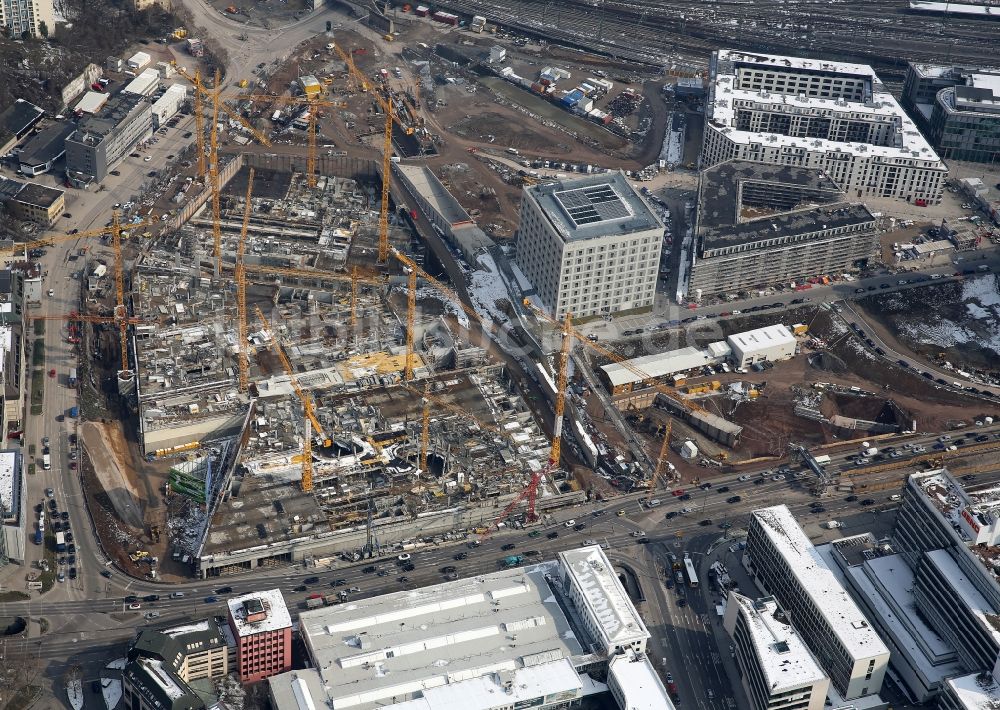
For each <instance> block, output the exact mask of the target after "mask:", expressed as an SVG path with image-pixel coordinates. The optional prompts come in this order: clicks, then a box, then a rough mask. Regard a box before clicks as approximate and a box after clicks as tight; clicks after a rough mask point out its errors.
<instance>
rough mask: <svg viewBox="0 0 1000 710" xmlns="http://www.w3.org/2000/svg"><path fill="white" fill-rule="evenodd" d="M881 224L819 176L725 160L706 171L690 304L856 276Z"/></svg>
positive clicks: (688, 287) (688, 289) (876, 245)
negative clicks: (849, 274) (713, 296)
mask: <svg viewBox="0 0 1000 710" xmlns="http://www.w3.org/2000/svg"><path fill="white" fill-rule="evenodd" d="M877 227H878V222H877V219H876V218H875V216H874V215H873V214H872V213H871V212H870V211H869V210H868V209H867V208H866V207H865V206H864V205H860V204H851V203H849V202H847V196H846V195H845V194H844V193H843V192H842V191H841V190H840V188H839V187H838V186H837V184H836V182H834V181H833V180H831V179H830V177H829V176H828V175H827V174H826V173H825V172H824V171H822V170H819V169H815V168H801V167H795V166H789V165H780V166H779V165H764V164H759V163H751V162H746V161H727V162H723V163H719V164H717V165H715V166H713V167H710V168H707V169H705V170H703V171H702V173H701V176H700V180H699V186H698V210H697V216H696V223H695V248H694V249H693V250H692V251H691V268H690V271H689V273H690V278H689V280H688V283H687V285H686V287H684V288H682V289H681V290H682V292H686V295H687V297H688V298H690V299H693V300H699V299H700V298H701V297H702V296H705V295H709V294H718V293H738V292H739V291H745V290H752V289H755V288H763V287H766V286H772V285H775V284H786V285H788V284H791V283H798V282H801V281H805V280H807V279H809V278H816V277H820V276H823V275H828V274H831V275H832V274H842V273H846V272H849V271H854V270H857V269H858V268H859V267H861V266H863V265H864V264H865V263H866V262H867V261H868V260H869V259H870V258H872V257H874V256H875V255H876V254H878V251H879V242H878V229H877Z"/></svg>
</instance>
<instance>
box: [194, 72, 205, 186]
mask: <svg viewBox="0 0 1000 710" xmlns="http://www.w3.org/2000/svg"><path fill="white" fill-rule="evenodd" d="M193 83H194V130H195V133H197V135H198V177H203V176H204V175H205V114H204V113H203V111H204V109H203V108H202V105H201V96H202V86H201V70H200V69H198V70H195V73H194V81H193Z"/></svg>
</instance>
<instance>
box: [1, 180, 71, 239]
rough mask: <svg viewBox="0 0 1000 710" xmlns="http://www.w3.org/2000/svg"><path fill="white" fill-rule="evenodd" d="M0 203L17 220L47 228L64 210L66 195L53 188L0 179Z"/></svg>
mask: <svg viewBox="0 0 1000 710" xmlns="http://www.w3.org/2000/svg"><path fill="white" fill-rule="evenodd" d="M0 202H3V204H4V205H5V206H6V207H7V209H8V210H9V211H10V213H11V214H12V215H13V216H14V217H16V218H17V219H23V220H27V221H29V222H34V223H36V224H42V225H45V226H46V227H49V226H51V225H53V224H54V223H55V221H56V220H57V219H59V217H60V216H61V215H62V213H63V211H64V210H65V209H66V193H65V192H63V191H62V190H59V189H57V188H54V187H46V186H45V185H37V184H35V183H31V182H27V183H26V182H19V181H17V180H11V179H10V178H5V177H0Z"/></svg>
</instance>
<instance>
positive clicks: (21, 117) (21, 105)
mask: <svg viewBox="0 0 1000 710" xmlns="http://www.w3.org/2000/svg"><path fill="white" fill-rule="evenodd" d="M2 6H3V3H0V7H2ZM44 115H45V111H44V110H43V109H40V108H38V107H37V106H35V105H34V104H33V103H30V102H28V101H25V100H24V99H18V100H17V101H15V102H14V103H13V104H11V105H10V106H8V107H7V108H6V109H5V110H4V111H3V113H0V155H6V154H7V153H9V152H10V151H11V150H12V149H13V148H14V146H15V145H17V142H18V141H19V140H21V139H22V138H24V137H25V136H26V135H28V134H29V133H30V132H31V129H32V128H34V127H35V124H37V123H38V122H39V121H41V120H42V116H44Z"/></svg>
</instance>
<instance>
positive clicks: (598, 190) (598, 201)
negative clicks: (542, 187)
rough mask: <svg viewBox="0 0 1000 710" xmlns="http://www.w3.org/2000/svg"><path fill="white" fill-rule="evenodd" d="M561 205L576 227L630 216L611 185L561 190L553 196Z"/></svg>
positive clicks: (630, 211) (629, 212) (630, 213)
mask: <svg viewBox="0 0 1000 710" xmlns="http://www.w3.org/2000/svg"><path fill="white" fill-rule="evenodd" d="M553 197H555V198H556V200H557V201H558V202H559V204H560V205H562V208H563V209H564V210H565V211H566V214H567V215H568V216H569V218H570V219H571V220H572V221H573V224H575V225H576V226H577V227H580V226H582V225H585V224H596V223H597V222H610V221H611V220H615V219H625V218H627V217H631V216H632V210H630V209H629V208H628V205H626V204H625V202H624V200H622V198H621V197H619V196H618V193H617V192H615V188H614V187H612V186H611V185H594V186H592V187H578V188H577V189H575V190H563V191H561V192H557V193H555V194H554V195H553Z"/></svg>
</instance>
